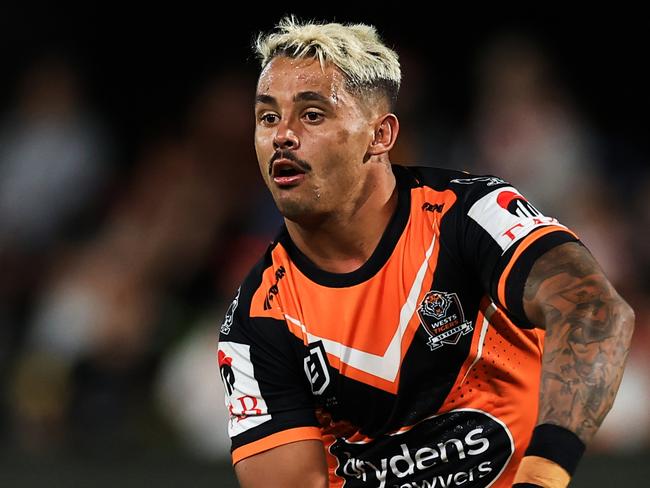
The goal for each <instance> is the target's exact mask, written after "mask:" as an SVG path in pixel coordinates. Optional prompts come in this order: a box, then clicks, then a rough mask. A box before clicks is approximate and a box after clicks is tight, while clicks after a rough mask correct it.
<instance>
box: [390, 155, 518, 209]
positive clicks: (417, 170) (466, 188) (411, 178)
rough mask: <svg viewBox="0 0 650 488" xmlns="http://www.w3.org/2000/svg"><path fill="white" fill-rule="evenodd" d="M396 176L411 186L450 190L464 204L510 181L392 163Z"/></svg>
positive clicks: (504, 185) (429, 167) (496, 177)
mask: <svg viewBox="0 0 650 488" xmlns="http://www.w3.org/2000/svg"><path fill="white" fill-rule="evenodd" d="M393 171H394V172H395V174H396V176H397V177H398V178H400V179H402V180H405V181H407V182H408V184H409V185H410V186H411V187H413V188H417V187H428V188H431V189H433V190H436V191H445V190H451V191H452V192H453V193H454V194H455V195H456V197H457V198H458V200H460V201H461V202H462V203H463V204H464V205H467V204H473V203H475V202H476V201H477V200H479V199H480V198H482V197H484V196H485V195H488V194H490V193H493V192H494V191H495V190H498V189H501V188H505V187H509V186H511V185H510V183H508V182H507V181H505V180H504V179H502V178H499V177H498V176H494V175H477V174H471V173H467V172H465V171H458V170H453V169H446V168H435V167H431V166H400V165H393Z"/></svg>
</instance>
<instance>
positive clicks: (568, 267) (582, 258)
mask: <svg viewBox="0 0 650 488" xmlns="http://www.w3.org/2000/svg"><path fill="white" fill-rule="evenodd" d="M523 305H524V311H525V313H526V316H527V317H528V319H529V320H530V321H531V322H532V323H533V324H535V325H536V326H538V327H541V328H545V329H548V328H549V327H552V326H553V325H556V324H568V325H573V326H575V327H577V328H578V329H580V330H581V329H582V327H583V325H585V323H586V322H587V321H588V322H589V324H590V325H593V327H592V328H591V329H592V330H593V332H592V334H593V333H596V334H597V331H598V330H601V331H602V332H603V333H605V331H607V333H612V330H611V327H605V324H611V323H612V322H614V323H621V324H622V325H623V326H625V325H627V324H629V325H630V326H631V324H632V323H633V312H632V309H631V308H630V307H629V306H628V305H627V303H625V301H624V300H623V299H622V298H621V297H620V296H619V294H618V293H617V292H616V290H615V289H614V287H613V286H612V284H611V283H610V282H609V280H608V279H607V277H606V276H605V274H604V273H603V271H602V269H601V268H600V266H599V265H598V263H597V262H596V260H595V259H594V258H593V256H592V255H591V253H590V252H589V251H588V250H587V249H586V248H585V247H584V246H582V245H581V244H579V243H575V242H574V243H565V244H562V245H560V246H557V247H555V248H553V249H551V250H550V251H548V252H546V253H545V254H543V255H542V256H540V257H539V258H538V259H537V260H536V261H535V264H534V265H533V267H532V268H531V271H530V274H529V275H528V277H527V279H526V284H525V287H524V297H523ZM616 319H618V320H616ZM601 324H602V327H600V325H601ZM587 339H588V338H584V340H587Z"/></svg>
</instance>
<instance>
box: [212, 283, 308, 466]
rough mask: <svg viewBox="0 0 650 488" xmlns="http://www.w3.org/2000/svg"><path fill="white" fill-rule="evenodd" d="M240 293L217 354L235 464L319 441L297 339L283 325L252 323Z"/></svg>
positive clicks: (253, 319)
mask: <svg viewBox="0 0 650 488" xmlns="http://www.w3.org/2000/svg"><path fill="white" fill-rule="evenodd" d="M243 288H244V287H242V288H240V290H239V291H238V293H237V297H236V298H235V300H234V301H233V303H232V304H231V306H230V308H229V309H228V311H227V313H226V317H225V320H224V322H223V324H222V326H221V331H220V336H219V344H218V351H217V354H218V361H219V370H220V376H221V380H222V382H223V385H224V389H225V403H226V408H227V409H228V414H229V418H228V434H229V436H230V438H231V441H232V447H231V452H232V462H233V464H235V463H237V462H238V461H240V460H242V459H244V458H247V457H250V456H253V455H255V454H258V453H260V452H263V451H266V450H269V449H272V448H274V447H277V446H280V445H283V444H288V443H291V442H295V441H299V440H305V439H318V440H320V439H321V435H320V430H319V428H318V423H317V421H316V417H315V414H314V404H313V397H312V395H311V390H310V387H309V384H308V383H307V380H306V376H305V373H304V371H302V368H301V364H302V360H301V359H300V358H299V356H298V352H297V346H298V345H297V344H294V342H295V341H297V339H295V338H294V337H293V336H291V335H290V334H289V333H288V331H287V327H286V324H285V323H284V321H281V320H277V319H273V318H263V317H250V316H249V314H248V313H247V309H248V308H250V298H249V297H247V296H246V293H245V290H244V289H243ZM247 302H248V303H247Z"/></svg>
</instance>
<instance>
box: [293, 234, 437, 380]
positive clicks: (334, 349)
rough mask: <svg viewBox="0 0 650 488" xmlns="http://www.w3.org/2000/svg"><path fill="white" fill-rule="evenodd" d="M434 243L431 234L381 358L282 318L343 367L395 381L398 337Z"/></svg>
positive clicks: (412, 308) (411, 310)
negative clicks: (397, 322) (337, 360)
mask: <svg viewBox="0 0 650 488" xmlns="http://www.w3.org/2000/svg"><path fill="white" fill-rule="evenodd" d="M435 243H436V234H435V233H434V234H433V239H432V240H431V245H430V246H429V248H428V249H427V252H426V254H425V256H424V260H423V261H422V264H421V265H420V268H419V269H418V272H417V274H416V275H415V280H414V281H413V285H412V286H411V290H410V291H409V294H408V297H407V299H406V302H405V303H404V305H402V309H401V311H400V317H399V325H398V327H397V330H396V331H395V335H394V336H393V338H392V339H391V341H390V343H389V344H388V347H387V348H386V351H385V352H384V354H383V355H381V356H380V355H378V354H372V353H369V352H365V351H360V350H358V349H355V348H353V347H349V346H345V345H343V344H341V343H339V342H336V341H333V340H331V339H325V338H323V337H318V336H316V335H314V334H311V333H310V332H309V330H308V328H307V326H306V325H305V324H303V323H302V322H300V320H298V319H296V318H294V317H291V316H290V315H287V314H285V315H284V317H285V318H286V319H287V320H288V321H290V322H292V323H294V324H295V325H297V326H298V327H300V328H301V329H302V331H303V334H305V335H306V336H307V338H308V342H309V343H312V342H315V341H322V342H323V347H324V348H325V351H326V352H327V353H328V354H331V355H332V356H336V357H338V358H339V359H340V360H341V362H343V363H345V364H347V365H348V366H352V367H353V368H356V369H359V370H361V371H365V372H366V373H369V374H372V375H375V376H377V377H378V378H381V379H384V380H387V381H395V378H397V373H398V372H399V367H400V358H401V344H402V338H403V337H404V333H405V332H406V329H407V326H408V324H409V322H410V321H411V318H412V317H413V314H414V313H415V310H416V308H417V306H418V297H419V296H420V292H421V291H422V283H423V281H424V276H425V274H426V271H427V267H428V263H429V258H430V257H431V254H433V248H434V246H435Z"/></svg>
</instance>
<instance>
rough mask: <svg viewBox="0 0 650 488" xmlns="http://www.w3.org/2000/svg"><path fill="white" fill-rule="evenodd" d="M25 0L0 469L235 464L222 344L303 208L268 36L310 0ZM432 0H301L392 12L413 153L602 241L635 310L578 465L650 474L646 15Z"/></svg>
mask: <svg viewBox="0 0 650 488" xmlns="http://www.w3.org/2000/svg"><path fill="white" fill-rule="evenodd" d="M382 9H384V10H382ZM4 10H5V11H4V12H3V14H2V15H1V16H0V41H1V42H0V53H1V54H2V58H1V59H2V76H1V77H0V375H1V379H2V383H1V388H0V453H1V455H0V486H8V487H14V486H16V487H30V486H43V485H47V486H115V485H119V486H123V487H130V486H143V485H144V484H145V483H155V484H156V486H159V487H160V486H181V485H184V484H185V485H190V486H193V487H202V486H206V487H207V486H219V487H230V486H236V484H235V481H234V477H233V475H232V472H231V469H230V467H229V464H228V449H229V446H228V440H227V435H226V432H225V428H226V427H225V420H224V418H225V407H224V406H223V399H222V392H221V385H220V383H219V380H218V368H217V364H216V357H215V344H216V337H217V327H218V325H219V324H220V321H221V317H222V314H223V313H224V311H225V308H226V307H227V305H228V304H229V302H230V300H231V299H232V296H233V293H234V291H235V289H236V287H237V285H238V282H239V281H240V280H241V279H242V277H243V275H244V273H245V272H246V271H247V269H248V268H249V267H250V265H251V264H252V263H253V262H254V261H256V260H257V258H258V257H259V256H260V254H261V253H262V251H263V250H264V249H265V247H266V245H267V243H268V242H269V241H270V240H271V239H272V238H273V235H274V232H275V229H276V228H277V226H278V225H279V223H280V218H279V216H278V214H277V212H276V210H275V208H274V206H273V203H272V201H271V200H270V197H269V196H268V195H267V194H266V192H265V189H264V187H263V184H262V182H261V179H260V178H259V176H258V174H257V165H256V160H255V154H254V150H253V146H252V129H253V126H252V123H253V117H252V96H253V93H254V88H255V80H256V75H257V64H256V61H255V59H254V58H253V56H252V55H251V53H250V49H249V46H250V44H251V40H252V37H253V35H254V34H255V33H256V32H257V31H259V30H268V29H269V28H271V27H272V26H273V24H274V23H275V22H276V21H277V20H278V19H279V18H280V17H281V15H282V14H283V13H288V11H286V12H285V11H282V10H277V9H272V8H265V7H250V8H244V6H242V7H240V8H239V11H221V12H219V11H217V12H215V13H213V12H212V11H211V10H209V11H208V10H206V11H197V10H195V9H192V8H190V7H189V6H188V7H179V6H174V8H173V9H171V8H170V9H168V10H166V11H161V10H160V7H159V6H158V7H156V10H155V11H153V10H152V11H151V12H150V14H148V15H142V14H138V15H137V16H136V15H134V14H133V13H131V12H130V11H127V10H124V11H117V10H111V11H103V10H102V9H101V8H99V7H96V6H93V7H85V8H81V9H77V10H70V11H66V10H63V8H62V7H49V8H42V7H40V6H39V7H37V6H36V5H33V6H31V8H30V7H23V8H15V9H14V8H9V7H7V8H5V9H4ZM432 10H433V13H429V14H427V15H423V13H422V12H420V11H418V10H409V9H402V10H396V11H390V9H389V8H388V7H386V8H384V7H382V8H378V9H377V10H376V11H375V10H371V9H367V8H363V9H362V8H358V9H356V10H355V9H352V10H350V9H349V8H346V9H343V8H339V7H336V6H335V5H331V4H328V5H327V6H326V7H323V8H320V9H318V8H312V9H309V10H307V9H304V8H303V9H296V10H293V12H295V13H297V14H299V15H301V16H303V17H315V18H327V19H336V20H339V21H363V22H370V23H374V24H376V25H377V26H378V28H379V30H380V32H381V33H382V34H383V37H384V38H385V39H386V40H387V41H388V43H389V44H390V45H392V46H394V47H395V48H396V49H397V51H398V52H399V54H400V56H401V60H402V64H403V71H404V82H403V88H402V93H401V99H400V102H399V107H398V110H397V113H398V115H399V117H400V120H401V123H402V131H401V133H400V140H399V143H398V146H397V148H396V149H395V151H394V153H393V158H392V159H393V160H394V161H395V162H401V163H420V164H429V165H433V166H444V167H454V168H459V169H465V170H468V171H474V172H479V173H493V174H497V175H499V176H502V177H504V178H506V179H508V180H509V181H511V182H512V183H513V184H515V185H516V186H517V187H518V188H519V189H520V190H521V191H522V192H524V194H525V195H527V196H528V197H529V198H530V200H531V201H533V202H534V203H535V205H536V206H537V207H538V208H540V209H541V210H542V211H543V212H544V213H546V214H547V215H548V214H551V215H554V216H557V217H558V218H559V219H560V220H561V221H562V222H563V223H565V224H567V225H569V226H570V227H572V228H573V229H574V230H576V231H577V232H578V234H579V235H580V236H581V237H582V238H583V240H584V242H585V243H586V244H587V245H588V246H589V247H590V249H591V250H592V252H593V253H594V254H595V255H596V257H597V258H598V259H599V261H600V262H601V263H602V265H603V266H604V268H605V270H606V272H607V273H608V275H609V277H610V278H611V280H612V281H613V282H614V283H615V285H616V286H617V287H618V289H619V290H620V291H621V293H622V294H623V296H624V297H625V298H626V299H627V300H628V301H629V302H630V303H631V304H632V306H633V307H634V308H635V310H636V313H637V332H636V334H635V339H634V347H633V350H632V352H631V356H630V360H629V366H628V369H627V372H626V374H625V377H624V380H623V386H622V389H621V392H620V394H619V397H618V399H617V401H616V405H615V408H614V409H613V411H612V412H611V414H610V416H609V417H608V419H607V420H606V423H605V425H604V427H603V429H602V431H601V433H600V434H599V437H598V439H597V441H596V442H595V443H594V445H593V446H592V447H591V448H590V450H589V453H588V456H587V457H586V459H585V461H584V462H583V463H582V465H581V467H580V469H579V472H578V475H577V477H576V480H575V483H574V485H572V486H578V487H581V486H584V487H586V486H590V487H598V486H612V485H614V483H617V484H618V486H647V480H648V479H650V463H648V460H649V459H650V458H649V456H648V454H650V407H649V405H650V375H649V374H648V372H649V371H650V301H649V298H650V246H649V245H648V242H649V241H648V233H649V229H650V165H649V162H650V142H649V137H648V136H649V135H650V133H649V131H648V129H649V127H648V123H647V117H648V112H649V108H650V106H649V105H650V104H648V101H649V95H648V92H649V90H648V87H649V86H650V83H649V81H650V80H649V77H648V74H647V70H644V69H643V68H642V65H644V64H647V46H648V40H649V38H650V35H649V34H648V30H647V26H646V25H644V24H645V21H643V18H644V17H643V16H640V15H638V14H636V13H634V12H623V11H622V10H620V11H615V12H612V11H602V12H593V11H592V12H591V13H590V14H586V15H585V16H584V17H582V18H580V19H577V18H566V17H561V16H560V15H559V14H557V13H554V12H549V11H546V12H538V13H536V14H535V15H532V14H531V15H519V16H516V15H513V14H510V15H503V14H499V13H497V12H494V11H490V12H476V13H470V9H469V7H468V8H467V10H466V11H464V12H461V13H456V14H450V13H448V12H443V11H439V12H436V9H435V8H434V7H432Z"/></svg>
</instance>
